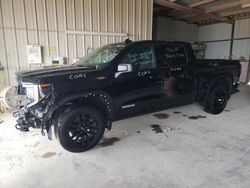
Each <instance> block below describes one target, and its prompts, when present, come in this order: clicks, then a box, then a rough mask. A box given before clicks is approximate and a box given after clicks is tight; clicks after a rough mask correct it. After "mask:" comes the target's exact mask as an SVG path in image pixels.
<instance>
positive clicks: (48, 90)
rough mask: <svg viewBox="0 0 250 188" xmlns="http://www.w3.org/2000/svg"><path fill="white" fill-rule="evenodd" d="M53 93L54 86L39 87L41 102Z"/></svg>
mask: <svg viewBox="0 0 250 188" xmlns="http://www.w3.org/2000/svg"><path fill="white" fill-rule="evenodd" d="M51 93H52V84H50V83H44V84H40V85H39V96H40V100H41V99H43V98H44V97H46V96H48V95H49V94H51Z"/></svg>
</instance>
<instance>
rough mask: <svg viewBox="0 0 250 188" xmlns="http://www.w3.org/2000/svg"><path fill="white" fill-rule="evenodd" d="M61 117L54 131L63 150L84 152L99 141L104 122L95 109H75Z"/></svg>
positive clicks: (103, 129) (102, 132)
mask: <svg viewBox="0 0 250 188" xmlns="http://www.w3.org/2000/svg"><path fill="white" fill-rule="evenodd" d="M63 116H64V117H62V119H61V121H60V123H59V127H58V129H57V130H56V131H57V134H58V138H59V142H60V144H61V145H62V147H63V148H64V149H66V150H68V151H70V152H84V151H87V150H89V149H91V148H92V147H94V146H95V145H96V144H98V142H99V141H100V140H101V138H102V136H103V134H104V131H105V121H104V118H103V115H102V114H101V113H100V112H99V111H98V110H97V109H95V108H92V107H84V108H76V109H73V110H71V111H69V112H68V113H67V114H66V113H64V114H63Z"/></svg>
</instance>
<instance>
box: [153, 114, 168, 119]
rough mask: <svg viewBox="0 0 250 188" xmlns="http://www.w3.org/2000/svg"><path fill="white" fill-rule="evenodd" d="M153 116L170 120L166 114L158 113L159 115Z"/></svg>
mask: <svg viewBox="0 0 250 188" xmlns="http://www.w3.org/2000/svg"><path fill="white" fill-rule="evenodd" d="M153 116H154V117H156V118H158V119H167V118H169V115H168V114H165V113H157V114H154V115H153Z"/></svg>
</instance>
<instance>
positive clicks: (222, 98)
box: [205, 85, 229, 114]
mask: <svg viewBox="0 0 250 188" xmlns="http://www.w3.org/2000/svg"><path fill="white" fill-rule="evenodd" d="M228 95H229V92H228V89H227V88H226V87H225V86H222V85H219V86H216V87H214V88H213V89H212V91H211V92H210V93H209V96H208V99H207V102H206V105H205V111H206V112H209V113H211V114H220V113H221V112H222V111H223V110H224V109H225V107H226V105H227V100H228Z"/></svg>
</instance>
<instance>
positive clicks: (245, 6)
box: [241, 3, 250, 8]
mask: <svg viewBox="0 0 250 188" xmlns="http://www.w3.org/2000/svg"><path fill="white" fill-rule="evenodd" d="M248 7H250V3H247V4H243V5H241V8H248Z"/></svg>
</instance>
